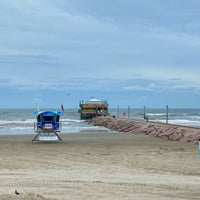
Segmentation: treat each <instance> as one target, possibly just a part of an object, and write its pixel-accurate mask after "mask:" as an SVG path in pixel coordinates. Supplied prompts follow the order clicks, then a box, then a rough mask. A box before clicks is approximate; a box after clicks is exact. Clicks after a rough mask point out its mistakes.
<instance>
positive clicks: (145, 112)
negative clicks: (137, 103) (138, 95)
mask: <svg viewBox="0 0 200 200" xmlns="http://www.w3.org/2000/svg"><path fill="white" fill-rule="evenodd" d="M144 119H146V106H144Z"/></svg>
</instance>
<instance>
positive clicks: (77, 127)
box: [0, 108, 200, 135]
mask: <svg viewBox="0 0 200 200" xmlns="http://www.w3.org/2000/svg"><path fill="white" fill-rule="evenodd" d="M47 110H51V111H56V109H44V111H47ZM32 111H33V110H32V109H0V135H19V134H35V133H34V127H33V124H34V123H35V122H36V116H35V115H33V114H32ZM168 112H169V113H168V123H169V124H178V125H185V126H195V127H200V109H169V110H168ZM109 114H110V115H111V116H115V117H121V118H130V119H141V120H144V110H143V109H134V108H129V109H128V108H123V109H122V108H120V109H117V108H116V109H109ZM146 115H148V119H149V121H154V122H161V123H166V110H165V109H146ZM61 124H62V130H61V134H63V133H79V132H85V131H110V130H109V129H107V128H104V127H99V126H93V125H92V124H89V123H87V121H85V120H81V119H80V115H79V113H78V109H66V110H65V111H64V113H63V115H61Z"/></svg>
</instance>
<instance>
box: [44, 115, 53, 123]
mask: <svg viewBox="0 0 200 200" xmlns="http://www.w3.org/2000/svg"><path fill="white" fill-rule="evenodd" d="M43 117H44V120H45V121H46V122H51V121H52V120H53V116H43Z"/></svg>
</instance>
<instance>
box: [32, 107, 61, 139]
mask: <svg viewBox="0 0 200 200" xmlns="http://www.w3.org/2000/svg"><path fill="white" fill-rule="evenodd" d="M32 114H35V115H36V123H34V131H35V132H36V133H37V134H36V136H35V137H34V138H33V140H32V143H34V142H36V141H61V142H64V141H63V140H62V138H61V137H60V136H59V135H58V133H59V132H61V122H60V115H62V114H63V112H62V111H41V112H33V113H32Z"/></svg>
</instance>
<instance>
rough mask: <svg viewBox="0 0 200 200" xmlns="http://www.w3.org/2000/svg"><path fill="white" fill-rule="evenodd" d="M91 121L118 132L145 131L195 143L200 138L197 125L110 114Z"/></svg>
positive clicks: (162, 136)
mask: <svg viewBox="0 0 200 200" xmlns="http://www.w3.org/2000/svg"><path fill="white" fill-rule="evenodd" d="M89 122H91V123H93V125H95V126H104V127H106V128H109V129H112V130H115V131H118V132H130V133H135V134H136V133H137V134H138V133H143V134H145V135H151V136H154V137H159V138H163V139H167V140H174V141H183V142H191V143H193V144H198V142H199V140H200V128H195V127H187V126H180V125H172V124H164V123H156V122H146V121H143V120H135V119H124V118H113V117H109V116H106V117H104V116H101V117H95V118H93V119H91V120H90V121H89Z"/></svg>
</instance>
